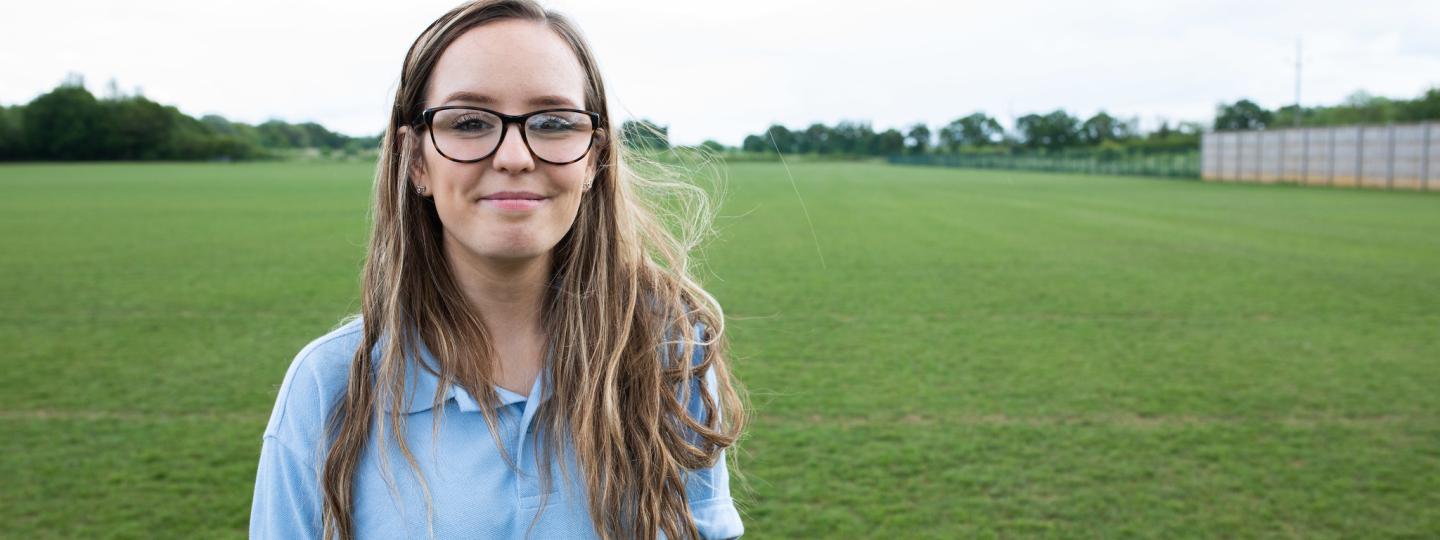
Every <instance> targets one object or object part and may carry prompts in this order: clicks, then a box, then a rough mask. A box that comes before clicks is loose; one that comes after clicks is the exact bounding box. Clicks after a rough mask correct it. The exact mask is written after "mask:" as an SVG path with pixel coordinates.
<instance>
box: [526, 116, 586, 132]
mask: <svg viewBox="0 0 1440 540" xmlns="http://www.w3.org/2000/svg"><path fill="white" fill-rule="evenodd" d="M530 129H533V130H536V131H539V132H542V133H563V132H566V131H574V130H575V129H576V127H575V123H574V122H571V121H570V120H569V119H567V118H565V117H562V116H559V115H555V114H541V115H536V116H534V117H532V118H531V119H530Z"/></svg>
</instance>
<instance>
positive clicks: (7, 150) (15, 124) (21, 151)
mask: <svg viewBox="0 0 1440 540" xmlns="http://www.w3.org/2000/svg"><path fill="white" fill-rule="evenodd" d="M23 114H25V109H24V108H22V107H21V106H19V105H16V106H14V107H5V106H0V160H12V159H21V158H24V157H25V156H27V155H28V154H29V149H28V148H26V147H25V131H24V128H23V126H22V124H21V115H23Z"/></svg>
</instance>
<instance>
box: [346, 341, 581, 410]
mask: <svg viewBox="0 0 1440 540" xmlns="http://www.w3.org/2000/svg"><path fill="white" fill-rule="evenodd" d="M417 335H418V334H417ZM384 345H385V337H384V336H382V337H381V339H380V340H378V341H377V342H376V344H375V348H374V349H372V350H371V351H370V356H371V358H372V359H376V360H378V359H379V358H380V354H381V352H382V351H384ZM416 345H418V347H419V349H420V361H421V362H424V364H425V365H426V366H428V367H429V369H424V368H421V367H420V364H419V362H416V361H415V358H414V357H413V356H408V355H409V352H410V351H406V353H407V358H406V362H405V394H404V396H405V398H404V399H405V413H406V414H415V413H418V412H424V411H428V410H430V409H431V408H434V406H435V394H436V393H437V392H439V391H440V377H439V376H437V375H436V374H435V373H436V372H438V371H439V366H440V363H439V361H438V360H436V358H435V355H434V353H431V352H430V348H429V347H428V346H426V345H425V343H424V342H423V341H419V342H418V343H416ZM551 352H553V348H552V349H551ZM550 356H551V355H550V354H547V355H546V361H547V362H548V361H549V359H550ZM375 366H376V369H378V366H379V364H378V363H376V364H375ZM548 373H549V370H548V369H541V370H540V374H539V375H538V376H536V377H535V383H534V384H533V385H532V386H531V387H530V393H529V395H528V396H522V395H520V394H517V393H515V392H512V391H510V390H508V389H506V388H504V387H501V386H500V385H492V387H493V388H494V389H495V393H496V398H498V399H497V401H498V402H497V403H496V408H497V409H499V408H502V407H507V406H510V405H514V404H516V403H520V402H523V401H525V400H527V399H530V398H529V396H536V395H539V396H541V398H540V401H541V402H544V401H545V400H546V399H549V398H550V388H549V385H548V384H546V383H548V381H547V380H546V379H547V378H548V376H547V374H548ZM452 399H453V400H455V405H456V406H457V407H459V409H460V411H461V412H480V402H479V401H478V400H476V399H475V397H474V396H471V395H470V392H468V391H466V390H465V389H464V388H463V387H461V386H460V385H458V384H451V385H450V388H449V390H447V391H446V393H445V398H444V399H443V400H441V403H442V404H443V403H445V402H446V401H450V400H452ZM387 410H388V409H387Z"/></svg>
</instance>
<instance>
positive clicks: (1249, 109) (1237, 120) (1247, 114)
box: [1215, 99, 1273, 130]
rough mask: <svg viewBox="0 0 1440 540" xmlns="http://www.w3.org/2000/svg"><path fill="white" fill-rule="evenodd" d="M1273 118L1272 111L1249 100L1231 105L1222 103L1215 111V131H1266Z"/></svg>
mask: <svg viewBox="0 0 1440 540" xmlns="http://www.w3.org/2000/svg"><path fill="white" fill-rule="evenodd" d="M1272 118H1273V115H1272V114H1271V113H1270V111H1267V110H1265V108H1264V107H1261V106H1259V105H1256V104H1255V102H1253V101H1250V100H1248V99H1242V100H1240V101H1236V102H1235V103H1234V104H1230V105H1226V104H1224V103H1221V104H1220V105H1219V106H1218V107H1216V109H1215V129H1232V130H1250V129H1265V127H1266V126H1268V125H1270V122H1271V120H1272Z"/></svg>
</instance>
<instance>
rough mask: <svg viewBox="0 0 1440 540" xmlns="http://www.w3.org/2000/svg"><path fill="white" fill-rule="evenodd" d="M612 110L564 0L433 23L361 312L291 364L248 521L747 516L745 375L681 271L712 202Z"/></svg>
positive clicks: (479, 533)
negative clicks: (641, 156) (617, 121)
mask: <svg viewBox="0 0 1440 540" xmlns="http://www.w3.org/2000/svg"><path fill="white" fill-rule="evenodd" d="M611 126H612V124H611V119H610V116H609V113H608V110H607V107H606V97H605V87H604V84H602V82H601V78H600V73H599V71H598V69H597V66H596V63H595V59H594V57H592V56H591V54H590V51H589V49H588V47H587V46H586V44H585V41H584V39H583V38H582V36H581V35H580V33H579V32H578V31H577V29H576V28H575V27H574V26H573V25H572V24H571V23H569V22H568V21H567V20H566V19H565V18H564V17H562V16H560V15H557V14H555V13H553V12H548V11H545V10H544V9H542V8H540V7H539V6H537V5H535V4H534V3H532V2H531V1H529V0H506V1H481V2H474V3H469V4H465V5H463V6H460V7H458V8H456V9H454V10H452V11H450V12H449V13H446V14H445V15H444V16H442V17H440V18H439V19H438V20H436V21H435V22H434V23H432V24H431V25H430V26H429V27H428V28H427V29H426V30H425V31H424V32H423V33H421V35H420V37H419V38H418V39H416V40H415V43H414V44H413V45H411V47H410V51H409V53H408V54H407V55H406V57H405V63H404V67H403V69H402V70H401V74H400V85H399V88H398V90H397V92H396V95H395V104H394V107H393V108H392V109H391V113H390V121H389V124H388V125H387V127H386V130H385V137H384V142H383V149H382V153H381V158H380V162H379V165H378V170H377V173H376V177H375V187H374V189H375V192H374V209H373V218H374V228H373V231H372V233H371V238H370V244H369V252H368V254H367V258H366V262H365V268H364V274H363V289H362V297H363V300H362V301H363V307H362V309H363V311H362V312H361V313H360V314H358V315H356V316H352V317H351V318H349V320H348V322H344V323H343V324H342V326H340V327H339V328H338V329H336V330H334V331H332V332H330V333H328V334H326V335H325V336H322V337H320V338H318V339H316V340H314V341H312V342H311V343H310V344H309V345H307V346H306V347H304V349H302V350H301V351H300V353H299V354H298V355H297V356H296V357H295V359H294V361H293V363H292V364H291V366H290V368H289V371H288V372H287V373H286V375H285V380H284V383H283V384H282V385H281V387H280V392H279V396H278V397H277V399H276V403H275V409H274V412H273V414H272V415H271V418H270V422H269V425H268V426H267V427H266V429H265V435H264V445H263V447H262V449H261V454H260V466H259V472H258V474H257V478H256V482H255V499H254V503H253V508H252V510H251V522H250V532H251V536H252V537H256V538H319V537H324V538H327V539H328V538H335V537H338V538H342V539H350V538H387V539H388V538H525V537H534V538H587V537H595V538H646V539H648V538H656V537H661V538H670V539H681V538H732V537H737V536H740V535H741V534H742V533H743V532H744V527H743V525H742V523H741V521H740V516H739V513H738V512H737V510H736V507H735V505H734V502H733V500H732V498H731V496H730V488H729V471H728V469H727V466H726V452H725V450H726V449H727V448H729V447H730V446H732V445H733V444H734V443H735V442H736V441H737V440H738V439H739V437H740V435H741V433H742V432H743V426H744V424H745V412H744V411H745V407H744V406H743V404H742V399H743V389H742V387H741V386H740V385H739V384H738V382H736V381H734V380H733V378H732V376H731V373H730V369H729V366H728V364H727V361H726V356H727V341H726V340H725V338H724V336H725V333H724V328H725V325H724V316H723V313H722V311H721V309H720V306H719V305H718V303H716V302H715V300H714V298H713V297H711V296H710V295H709V294H707V293H706V292H705V291H704V290H703V289H702V288H701V287H700V286H699V285H697V284H696V282H695V281H694V280H693V279H692V278H691V277H690V275H689V268H690V265H689V259H688V256H689V253H688V252H689V250H690V249H691V248H692V247H693V246H694V245H695V242H696V240H697V239H698V238H699V234H700V233H703V232H704V230H705V228H706V226H708V222H709V221H708V219H709V217H710V216H711V215H712V214H711V213H710V208H711V207H710V206H709V205H708V204H706V199H705V197H704V192H703V191H701V190H699V189H698V188H695V187H693V186H690V185H688V184H685V183H683V182H679V181H671V180H664V179H658V178H655V177H653V176H654V175H653V174H640V173H638V172H637V171H636V170H635V169H633V168H631V167H630V166H629V165H627V160H626V159H623V158H622V157H623V153H624V149H623V147H622V146H621V145H620V144H619V141H617V139H616V137H615V133H614V130H613V129H612V127H611ZM647 170H648V169H647ZM641 194H645V195H647V196H650V197H651V198H642V197H641V196H640V195H641ZM662 197H663V198H664V200H663V201H657V200H652V199H659V198H662ZM661 203H663V204H661ZM686 203H689V204H686ZM676 207H679V208H689V209H690V211H689V212H680V213H672V214H662V212H674V208H676ZM662 208H665V209H669V210H662ZM662 215H663V216H664V217H666V218H679V221H681V222H685V223H690V224H692V225H693V224H699V225H701V226H700V227H691V228H690V229H689V230H688V232H687V231H684V230H682V231H675V230H671V228H670V227H668V226H667V225H666V224H667V223H668V222H672V221H676V220H674V219H669V220H666V219H662V218H661V216H662ZM554 465H558V467H554ZM556 469H558V471H557V470H556ZM552 473H558V474H552ZM557 476H558V478H556V477H557Z"/></svg>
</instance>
